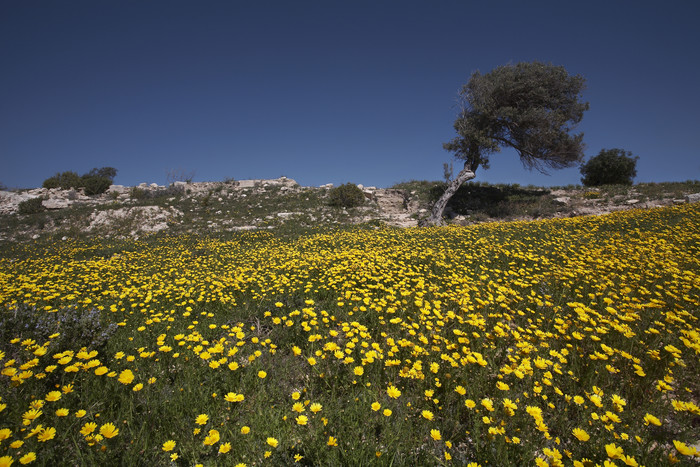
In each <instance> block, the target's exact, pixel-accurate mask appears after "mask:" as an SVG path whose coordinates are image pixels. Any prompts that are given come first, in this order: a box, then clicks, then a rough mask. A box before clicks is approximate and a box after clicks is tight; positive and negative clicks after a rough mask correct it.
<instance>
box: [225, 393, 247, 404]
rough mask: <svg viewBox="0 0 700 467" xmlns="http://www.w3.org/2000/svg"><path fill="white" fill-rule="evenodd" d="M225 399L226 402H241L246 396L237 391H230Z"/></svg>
mask: <svg viewBox="0 0 700 467" xmlns="http://www.w3.org/2000/svg"><path fill="white" fill-rule="evenodd" d="M224 400H225V401H226V402H241V401H243V400H245V396H244V395H243V394H236V393H235V392H229V393H228V394H226V395H225V396H224Z"/></svg>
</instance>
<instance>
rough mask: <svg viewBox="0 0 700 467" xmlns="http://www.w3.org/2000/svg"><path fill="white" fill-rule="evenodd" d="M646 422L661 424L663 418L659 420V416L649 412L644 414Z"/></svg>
mask: <svg viewBox="0 0 700 467" xmlns="http://www.w3.org/2000/svg"><path fill="white" fill-rule="evenodd" d="M644 424H645V425H649V424H651V425H656V426H661V420H659V419H658V418H656V417H655V416H653V415H652V414H650V413H647V414H646V415H645V416H644Z"/></svg>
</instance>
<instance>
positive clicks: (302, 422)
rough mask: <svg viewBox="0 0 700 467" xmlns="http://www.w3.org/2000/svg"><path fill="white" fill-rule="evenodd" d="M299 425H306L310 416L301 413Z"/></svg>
mask: <svg viewBox="0 0 700 467" xmlns="http://www.w3.org/2000/svg"><path fill="white" fill-rule="evenodd" d="M296 420H297V425H306V424H307V423H308V422H309V417H307V416H306V415H299V416H298V417H297V418H296Z"/></svg>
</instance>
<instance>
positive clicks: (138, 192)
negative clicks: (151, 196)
mask: <svg viewBox="0 0 700 467" xmlns="http://www.w3.org/2000/svg"><path fill="white" fill-rule="evenodd" d="M129 196H130V197H131V199H146V198H148V192H147V191H146V190H144V189H143V188H139V187H137V186H135V187H133V188H131V191H130V192H129Z"/></svg>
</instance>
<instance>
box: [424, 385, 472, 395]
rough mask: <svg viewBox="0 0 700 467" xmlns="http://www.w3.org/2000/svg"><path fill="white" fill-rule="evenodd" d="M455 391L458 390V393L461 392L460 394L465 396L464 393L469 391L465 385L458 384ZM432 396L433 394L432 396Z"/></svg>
mask: <svg viewBox="0 0 700 467" xmlns="http://www.w3.org/2000/svg"><path fill="white" fill-rule="evenodd" d="M455 392H456V393H457V394H459V395H460V396H463V395H465V394H466V393H467V390H466V389H464V387H463V386H457V387H456V388H455ZM431 397H432V396H431Z"/></svg>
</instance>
